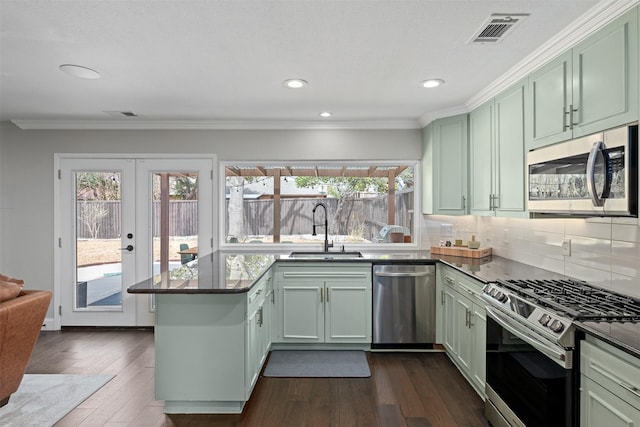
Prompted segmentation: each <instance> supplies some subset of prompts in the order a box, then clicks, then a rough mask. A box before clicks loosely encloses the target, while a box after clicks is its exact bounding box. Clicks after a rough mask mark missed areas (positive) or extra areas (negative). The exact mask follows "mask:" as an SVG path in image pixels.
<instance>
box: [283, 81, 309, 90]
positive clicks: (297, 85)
mask: <svg viewBox="0 0 640 427" xmlns="http://www.w3.org/2000/svg"><path fill="white" fill-rule="evenodd" d="M282 84H283V85H285V87H288V88H291V89H300V88H301V87H305V86H306V85H307V81H306V80H302V79H288V80H285V81H284V82H283V83H282Z"/></svg>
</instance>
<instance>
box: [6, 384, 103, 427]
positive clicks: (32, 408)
mask: <svg viewBox="0 0 640 427" xmlns="http://www.w3.org/2000/svg"><path fill="white" fill-rule="evenodd" d="M112 378H113V375H59V374H42V375H40V374H38V375H35V374H27V375H25V376H24V378H23V379H22V383H20V387H19V388H18V391H17V392H15V393H14V394H12V395H11V398H10V399H9V403H8V404H7V405H5V406H3V407H2V408H0V426H10V427H22V426H25V427H26V426H29V427H41V426H42V427H45V426H46V427H49V426H52V425H54V424H55V423H56V422H58V421H60V419H62V418H63V417H64V416H65V415H67V414H68V413H69V412H71V410H73V409H74V408H75V407H76V406H78V405H79V404H80V403H82V402H83V401H84V400H85V399H86V398H88V397H89V396H91V395H92V394H93V393H95V392H96V391H97V390H99V389H100V387H102V386H103V385H105V384H106V383H107V382H109V380H111V379H112Z"/></svg>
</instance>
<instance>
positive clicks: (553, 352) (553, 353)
mask: <svg viewBox="0 0 640 427" xmlns="http://www.w3.org/2000/svg"><path fill="white" fill-rule="evenodd" d="M486 310H487V315H489V316H491V318H492V319H493V320H494V321H495V322H496V323H497V324H499V325H500V326H502V327H503V328H504V329H506V330H507V331H509V332H511V333H512V334H513V335H515V336H516V337H518V338H520V339H521V340H522V341H524V342H526V343H527V344H529V345H531V346H533V347H534V348H535V349H536V350H538V351H540V352H542V353H544V354H545V355H546V356H547V357H549V358H550V359H552V360H553V361H554V362H556V363H558V364H559V365H561V366H562V367H564V368H567V367H568V366H567V362H568V361H567V354H566V350H564V349H562V350H560V349H558V348H555V347H552V346H549V345H546V344H545V343H543V342H540V341H539V340H537V339H535V338H533V337H531V336H530V335H529V334H527V333H526V332H524V331H521V330H520V329H518V328H516V327H515V326H514V325H512V324H511V322H509V320H508V319H507V318H505V317H504V316H503V315H501V314H500V313H498V312H497V311H495V310H494V309H493V308H492V307H489V306H487V307H486Z"/></svg>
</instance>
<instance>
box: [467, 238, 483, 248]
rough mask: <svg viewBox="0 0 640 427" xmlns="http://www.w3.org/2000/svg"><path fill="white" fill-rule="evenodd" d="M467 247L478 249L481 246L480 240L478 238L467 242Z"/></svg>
mask: <svg viewBox="0 0 640 427" xmlns="http://www.w3.org/2000/svg"><path fill="white" fill-rule="evenodd" d="M467 247H468V248H469V249H478V248H479V247H480V242H479V241H477V240H470V241H468V242H467Z"/></svg>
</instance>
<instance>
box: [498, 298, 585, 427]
mask: <svg viewBox="0 0 640 427" xmlns="http://www.w3.org/2000/svg"><path fill="white" fill-rule="evenodd" d="M572 356H573V351H572V350H567V349H564V348H562V347H558V346H557V345H555V344H554V343H551V342H549V341H547V340H546V339H544V338H543V337H540V336H538V335H537V334H536V333H535V332H533V331H531V330H530V329H528V328H527V327H526V326H524V325H522V324H520V323H519V322H517V321H516V320H515V319H513V318H512V317H510V316H509V315H506V314H504V313H503V312H501V311H498V310H496V309H494V308H492V307H487V383H486V384H487V387H486V392H487V402H486V415H487V418H488V419H489V421H490V422H491V423H492V425H493V426H494V427H499V426H500V427H502V426H504V427H509V426H527V427H550V426H558V427H574V426H575V423H576V422H577V416H576V410H577V408H576V400H577V399H576V398H575V394H576V391H577V384H575V378H576V377H577V376H576V375H575V373H574V371H573V368H572Z"/></svg>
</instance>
